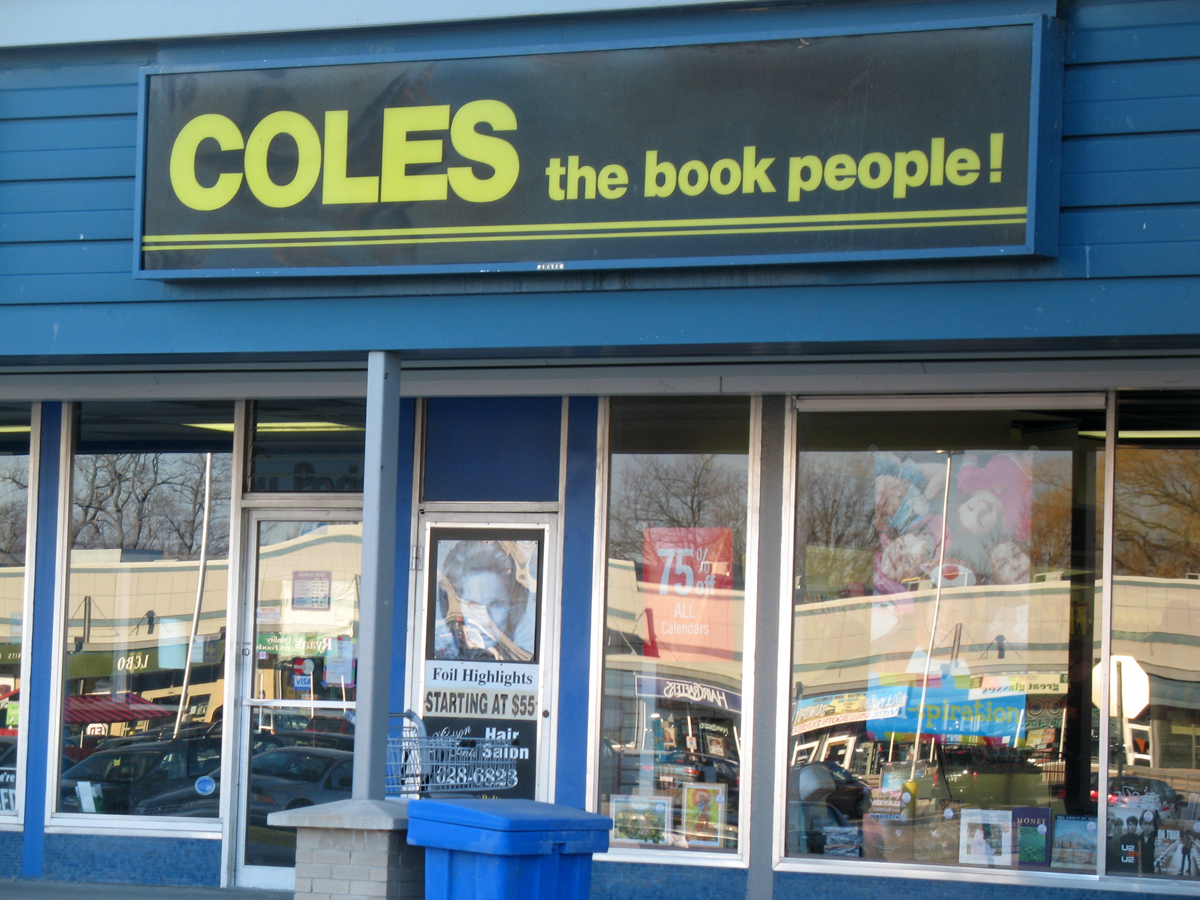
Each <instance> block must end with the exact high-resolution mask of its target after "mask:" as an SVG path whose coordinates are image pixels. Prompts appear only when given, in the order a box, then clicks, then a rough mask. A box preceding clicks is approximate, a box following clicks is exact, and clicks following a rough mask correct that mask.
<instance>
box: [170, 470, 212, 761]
mask: <svg viewBox="0 0 1200 900" xmlns="http://www.w3.org/2000/svg"><path fill="white" fill-rule="evenodd" d="M211 500H212V454H211V453H205V454H204V515H203V517H202V518H201V520H200V571H199V573H198V575H197V578H196V608H195V610H193V612H192V634H191V636H190V637H189V638H188V647H187V658H186V659H185V660H184V661H183V688H182V690H180V692H179V709H178V711H177V712H176V713H175V731H174V733H173V734H172V735H171V737H172V738H177V737H179V726H180V725H182V724H183V710H184V707H185V706H186V705H187V694H188V687H189V686H190V685H191V681H192V648H193V647H194V646H195V644H196V634H197V633H198V632H199V630H200V606H201V604H202V603H203V602H204V576H205V574H206V573H207V570H208V511H209V506H210V505H211Z"/></svg>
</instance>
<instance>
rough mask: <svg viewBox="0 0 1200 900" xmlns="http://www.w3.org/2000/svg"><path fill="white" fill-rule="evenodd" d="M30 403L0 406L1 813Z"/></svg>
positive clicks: (17, 652) (19, 625)
mask: <svg viewBox="0 0 1200 900" xmlns="http://www.w3.org/2000/svg"><path fill="white" fill-rule="evenodd" d="M28 504H29V406H28V405H8V404H5V405H0V815H3V814H5V813H15V812H16V811H17V806H16V795H17V739H18V737H19V736H20V733H21V652H22V651H21V645H22V635H23V634H24V628H23V624H24V608H25V533H26V527H27V523H28V518H27V516H26V511H27V509H28Z"/></svg>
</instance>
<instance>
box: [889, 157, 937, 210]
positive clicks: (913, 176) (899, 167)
mask: <svg viewBox="0 0 1200 900" xmlns="http://www.w3.org/2000/svg"><path fill="white" fill-rule="evenodd" d="M910 166H911V169H910ZM895 175H896V177H895V179H894V180H893V181H892V196H893V197H896V198H897V199H899V198H902V197H907V196H908V189H909V188H910V187H920V186H921V185H923V184H924V183H925V179H926V178H928V177H929V157H928V156H926V155H925V154H924V153H922V152H921V151H920V150H912V151H910V152H908V153H897V154H896V172H895Z"/></svg>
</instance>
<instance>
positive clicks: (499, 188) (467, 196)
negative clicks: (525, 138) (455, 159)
mask: <svg viewBox="0 0 1200 900" xmlns="http://www.w3.org/2000/svg"><path fill="white" fill-rule="evenodd" d="M481 124H482V125H490V126H491V128H492V131H516V130H517V116H516V113H514V112H513V111H512V109H511V108H510V107H509V106H508V105H507V104H505V103H501V102H500V101H499V100H473V101H471V102H470V103H467V104H465V105H464V106H463V107H462V108H461V109H459V111H458V112H457V113H455V114H454V122H453V124H451V126H450V143H451V144H452V145H453V147H454V149H455V150H456V151H457V152H458V154H459V155H460V156H463V157H465V158H466V159H469V160H472V161H474V162H477V163H482V164H483V165H485V166H491V167H492V170H493V174H492V176H491V177H490V178H478V177H477V176H476V175H475V172H474V170H473V169H472V167H471V166H451V167H450V168H449V169H448V170H447V172H446V174H447V175H448V176H449V179H450V187H451V188H453V189H454V193H455V194H457V195H458V196H459V197H461V198H462V199H463V200H466V201H468V202H470V203H489V202H491V201H492V200H499V199H500V198H501V197H503V196H505V195H506V194H508V192H509V191H511V190H512V189H513V185H515V184H516V183H517V176H518V175H519V174H520V173H521V159H520V157H519V156H517V151H516V148H514V147H513V145H512V144H510V143H509V142H508V141H506V140H504V139H503V138H498V137H494V136H493V135H490V134H480V133H479V132H478V131H477V130H476V126H477V125H481Z"/></svg>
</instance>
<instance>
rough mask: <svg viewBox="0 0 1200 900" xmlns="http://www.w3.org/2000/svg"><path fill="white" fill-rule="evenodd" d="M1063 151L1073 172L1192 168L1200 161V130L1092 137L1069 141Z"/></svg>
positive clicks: (1065, 164)
mask: <svg viewBox="0 0 1200 900" xmlns="http://www.w3.org/2000/svg"><path fill="white" fill-rule="evenodd" d="M1062 150H1063V159H1062V170H1063V172H1064V173H1070V174H1078V173H1081V172H1137V171H1154V172H1159V171H1162V170H1168V169H1191V168H1193V167H1195V166H1196V165H1197V164H1198V163H1200V133H1191V134H1189V133H1179V134H1147V135H1133V136H1128V137H1125V136H1114V137H1088V138H1081V139H1076V140H1066V141H1064V142H1063V148H1062Z"/></svg>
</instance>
